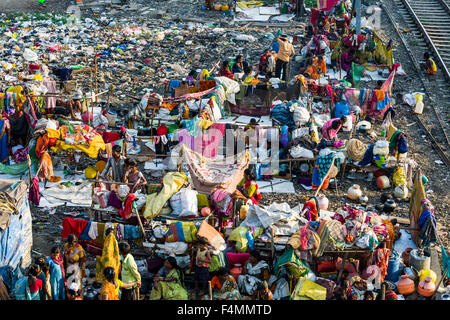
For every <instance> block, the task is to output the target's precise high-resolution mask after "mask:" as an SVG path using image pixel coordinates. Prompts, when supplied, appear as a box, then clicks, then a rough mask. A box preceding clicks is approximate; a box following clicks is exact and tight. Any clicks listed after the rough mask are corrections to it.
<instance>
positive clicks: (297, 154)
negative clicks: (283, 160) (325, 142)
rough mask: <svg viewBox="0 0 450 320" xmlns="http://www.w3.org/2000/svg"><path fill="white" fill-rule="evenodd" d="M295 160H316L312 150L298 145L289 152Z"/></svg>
mask: <svg viewBox="0 0 450 320" xmlns="http://www.w3.org/2000/svg"><path fill="white" fill-rule="evenodd" d="M289 152H290V154H291V156H292V157H293V158H306V159H314V153H313V152H312V151H311V150H308V149H305V148H303V147H301V146H300V145H297V146H295V147H293V148H291V150H290V151H289Z"/></svg>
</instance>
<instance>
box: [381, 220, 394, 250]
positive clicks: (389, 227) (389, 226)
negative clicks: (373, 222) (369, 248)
mask: <svg viewBox="0 0 450 320" xmlns="http://www.w3.org/2000/svg"><path fill="white" fill-rule="evenodd" d="M383 223H384V224H385V225H386V229H387V233H388V236H389V239H388V240H387V241H386V248H388V249H389V250H391V249H392V245H393V244H394V237H395V229H394V225H393V224H392V222H391V221H390V220H388V219H386V220H383Z"/></svg>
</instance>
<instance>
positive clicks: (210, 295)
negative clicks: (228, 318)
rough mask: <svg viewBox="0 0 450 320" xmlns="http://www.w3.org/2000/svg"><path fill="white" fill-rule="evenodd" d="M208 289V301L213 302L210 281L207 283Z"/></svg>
mask: <svg viewBox="0 0 450 320" xmlns="http://www.w3.org/2000/svg"><path fill="white" fill-rule="evenodd" d="M208 288H209V300H213V295H212V286H211V280H210V281H208Z"/></svg>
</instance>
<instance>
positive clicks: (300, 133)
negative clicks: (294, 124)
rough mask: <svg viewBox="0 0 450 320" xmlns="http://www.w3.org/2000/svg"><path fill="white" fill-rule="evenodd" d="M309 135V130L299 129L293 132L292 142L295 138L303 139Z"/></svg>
mask: <svg viewBox="0 0 450 320" xmlns="http://www.w3.org/2000/svg"><path fill="white" fill-rule="evenodd" d="M308 134H309V128H298V129H295V130H294V131H292V140H294V139H295V138H301V137H303V136H306V135H308Z"/></svg>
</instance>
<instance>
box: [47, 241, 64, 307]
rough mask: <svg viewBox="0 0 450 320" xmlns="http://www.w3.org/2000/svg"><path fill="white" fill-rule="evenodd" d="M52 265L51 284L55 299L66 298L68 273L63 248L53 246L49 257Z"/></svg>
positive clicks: (48, 259)
mask: <svg viewBox="0 0 450 320" xmlns="http://www.w3.org/2000/svg"><path fill="white" fill-rule="evenodd" d="M47 263H48V264H49V266H50V285H51V286H52V298H53V300H65V299H66V274H65V271H64V260H63V258H62V257H61V249H59V247H53V248H52V250H51V254H50V257H48V258H47Z"/></svg>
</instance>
